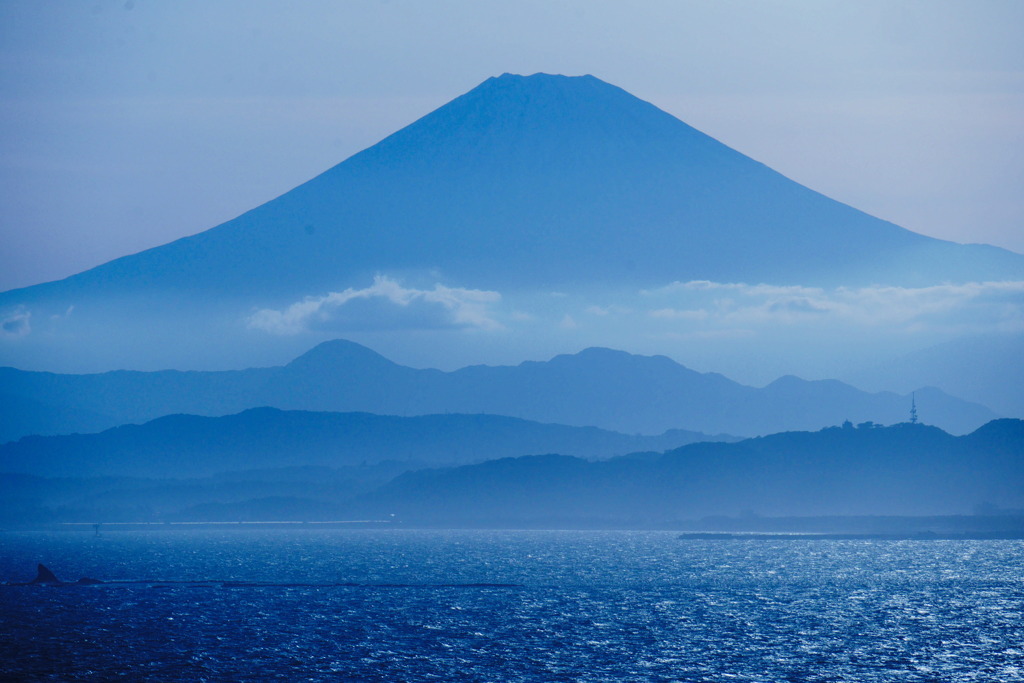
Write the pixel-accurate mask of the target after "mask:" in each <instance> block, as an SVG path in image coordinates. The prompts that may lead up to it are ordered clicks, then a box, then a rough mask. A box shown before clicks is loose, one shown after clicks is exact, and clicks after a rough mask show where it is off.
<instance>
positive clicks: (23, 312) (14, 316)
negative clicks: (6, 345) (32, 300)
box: [0, 307, 32, 337]
mask: <svg viewBox="0 0 1024 683" xmlns="http://www.w3.org/2000/svg"><path fill="white" fill-rule="evenodd" d="M31 331H32V311H29V310H27V309H25V308H22V307H18V308H16V309H15V310H14V312H13V313H9V314H7V315H5V316H4V317H3V318H0V336H3V337H24V336H25V335H27V334H28V333H30V332H31Z"/></svg>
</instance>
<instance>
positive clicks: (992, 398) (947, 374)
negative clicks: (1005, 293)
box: [851, 332, 1024, 417]
mask: <svg viewBox="0 0 1024 683" xmlns="http://www.w3.org/2000/svg"><path fill="white" fill-rule="evenodd" d="M1022 358H1024V333H1020V332H1017V333H1009V332H1007V333H1002V334H987V335H976V336H970V337H965V338H962V339H957V340H955V341H951V342H946V343H944V344H937V345H935V346H931V347H928V348H926V349H921V350H920V351H916V352H914V353H911V354H907V355H905V356H902V357H900V358H897V359H895V360H892V361H889V362H886V363H882V364H880V365H878V366H876V367H873V368H869V369H867V370H863V371H861V372H858V373H855V374H853V375H852V376H851V379H852V380H854V381H855V382H856V383H857V384H858V386H869V387H874V388H877V389H890V390H893V391H906V390H908V389H909V388H912V387H915V386H920V385H921V384H922V380H923V379H924V378H928V379H927V382H930V383H932V384H934V385H936V386H939V387H942V388H943V389H944V390H945V391H948V392H950V393H952V394H954V395H955V396H959V397H962V398H965V399H967V400H969V401H975V402H978V403H984V404H985V405H986V406H989V407H991V408H992V409H993V410H996V411H997V412H999V413H1000V414H1001V415H1006V416H1008V417H1024V362H1022V360H1021V359H1022Z"/></svg>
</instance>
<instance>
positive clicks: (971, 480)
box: [0, 411, 1024, 533]
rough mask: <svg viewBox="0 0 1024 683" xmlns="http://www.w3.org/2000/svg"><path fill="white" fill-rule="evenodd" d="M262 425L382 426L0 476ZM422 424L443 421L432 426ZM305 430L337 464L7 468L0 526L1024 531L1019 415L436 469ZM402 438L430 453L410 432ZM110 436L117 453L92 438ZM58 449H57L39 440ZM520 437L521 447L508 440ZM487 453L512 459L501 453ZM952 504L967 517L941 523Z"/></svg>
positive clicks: (267, 453)
mask: <svg viewBox="0 0 1024 683" xmlns="http://www.w3.org/2000/svg"><path fill="white" fill-rule="evenodd" d="M260 419H265V420H268V421H269V422H270V423H271V424H272V425H274V424H276V425H280V424H286V423H287V422H288V421H291V420H295V422H292V425H293V426H295V425H297V424H301V423H302V422H305V421H309V420H314V421H320V422H322V423H323V424H328V423H330V422H332V421H340V422H341V423H346V421H347V422H348V424H349V426H350V433H349V437H350V438H351V441H350V442H349V443H351V444H357V445H362V446H364V447H365V446H369V444H370V443H371V442H372V441H373V439H374V438H375V437H374V436H373V435H372V433H371V432H372V431H373V430H372V429H368V430H366V432H365V433H360V430H359V429H357V428H356V427H355V426H354V424H358V423H359V422H361V421H365V422H366V424H367V425H369V424H372V423H373V419H372V418H371V417H370V416H326V415H308V414H305V415H302V414H300V415H291V414H277V415H275V414H273V413H272V412H268V411H254V412H252V413H247V414H243V415H239V416H234V417H233V418H216V419H206V420H202V419H196V418H185V417H176V418H173V419H165V420H160V421H158V422H157V423H154V424H152V425H146V426H143V427H132V428H122V429H119V430H114V431H113V432H109V433H107V434H103V435H96V436H94V437H73V438H69V439H63V440H61V439H40V440H31V441H29V440H26V441H27V442H22V444H15V445H14V446H15V447H14V448H12V445H8V446H5V447H3V448H2V453H3V456H2V465H0V472H2V471H3V470H5V469H7V468H8V467H9V465H10V463H11V462H12V461H14V462H20V463H21V464H23V465H24V468H25V470H27V471H36V472H45V471H47V470H48V468H50V467H56V468H57V469H58V471H59V472H60V473H69V472H82V471H83V468H84V467H85V465H84V463H83V462H81V461H78V462H75V461H74V459H73V458H71V457H70V454H71V452H72V449H76V450H77V455H78V457H80V458H95V459H98V460H100V461H101V462H99V463H97V464H99V465H101V466H103V467H107V468H110V469H116V468H122V467H123V468H124V469H125V470H127V471H133V472H143V471H149V472H157V471H165V472H166V471H173V470H174V469H175V468H174V465H173V463H172V462H171V461H169V460H168V459H167V458H168V457H170V453H169V452H168V453H155V452H154V449H153V448H152V446H151V445H150V444H147V443H146V442H145V441H144V440H142V439H141V438H138V439H136V440H135V442H134V443H135V445H138V446H139V448H140V451H139V453H138V458H137V459H136V460H137V461H133V457H132V451H131V447H132V444H133V441H132V440H133V438H135V437H141V436H142V435H147V434H148V435H149V436H150V437H151V438H153V437H154V435H157V436H159V437H161V438H162V439H163V440H164V441H163V442H164V443H165V444H167V445H168V446H173V447H181V446H184V447H185V449H186V451H187V449H190V448H195V447H196V446H197V445H198V444H199V442H200V441H201V439H204V438H206V435H207V432H204V430H203V429H202V428H201V425H202V424H203V423H205V424H206V425H207V426H210V425H218V424H219V425H223V424H225V423H227V422H230V421H232V420H235V421H237V422H240V423H251V422H254V421H257V420H260ZM475 419H479V420H480V424H481V425H491V426H493V425H494V424H495V423H494V422H493V421H492V418H487V417H482V418H474V416H436V417H432V418H428V419H426V420H419V421H417V420H416V419H405V420H399V419H395V420H390V421H389V420H384V421H382V422H381V423H380V424H389V425H391V426H392V427H394V426H396V425H397V426H404V427H406V428H411V427H412V426H413V425H419V426H418V427H417V429H418V431H419V433H421V434H424V435H425V438H424V439H423V447H422V449H419V450H418V452H420V453H424V454H428V455H431V456H435V457H436V456H438V454H439V453H440V452H441V449H440V448H439V447H440V446H441V444H442V442H443V441H444V438H437V437H438V435H439V434H440V433H441V432H444V431H446V430H449V429H450V428H452V427H454V426H455V425H459V424H462V425H465V423H466V421H467V420H468V421H470V422H471V423H472V422H473V421H474V420H475ZM352 421H354V423H353V422H352ZM197 425H199V426H200V428H196V427H197ZM424 425H433V428H434V432H433V434H431V432H430V428H424ZM505 427H507V428H509V429H510V430H511V432H516V431H519V432H520V433H521V434H531V433H532V434H534V435H535V436H536V435H541V436H544V435H545V432H544V429H543V428H544V426H543V425H539V426H538V425H530V424H518V425H517V424H516V423H515V421H506V422H505ZM174 429H181V430H182V431H183V432H184V433H185V436H183V437H181V438H178V439H174V438H173V437H170V436H169V433H170V432H172V431H173V430H174ZM538 429H539V430H540V431H539V432H538V431H537V430H538ZM264 431H266V430H264ZM469 431H470V432H472V430H469ZM309 433H310V434H311V435H312V436H313V441H314V443H313V444H312V445H310V447H308V448H306V449H305V450H303V447H302V446H299V452H297V453H293V454H292V456H291V457H292V458H293V462H297V461H299V460H302V459H304V458H310V459H312V460H316V461H318V462H331V463H334V466H330V467H328V466H316V465H295V466H289V467H276V468H269V469H258V468H251V467H248V466H247V465H246V463H250V464H256V463H263V464H271V463H273V462H279V461H280V460H282V459H285V458H287V457H288V455H287V454H286V453H279V454H277V455H276V456H275V455H272V454H271V451H273V450H274V448H276V447H286V446H288V445H294V444H295V443H296V441H298V436H296V437H295V439H294V440H293V441H291V442H288V441H287V439H282V438H280V437H279V436H278V437H276V438H271V439H270V441H271V443H269V444H268V445H267V446H266V447H264V448H262V449H259V448H257V449H256V451H257V453H256V454H255V456H254V457H252V458H250V459H246V458H243V457H239V456H238V455H236V454H232V453H231V452H230V450H231V449H230V448H228V447H226V444H225V442H224V440H223V439H221V437H217V436H216V435H215V438H214V441H213V442H212V443H209V444H206V446H205V449H206V452H207V453H209V457H210V459H211V460H213V461H214V462H218V463H220V464H223V465H239V466H242V467H243V468H244V469H241V470H238V471H233V472H224V473H221V474H217V475H201V476H196V473H197V472H200V471H203V470H209V469H210V465H208V464H205V463H201V462H199V460H200V459H199V458H198V457H194V455H193V453H192V452H191V451H188V452H186V453H184V454H183V456H184V457H182V458H181V459H180V460H179V461H178V462H179V465H178V468H177V472H178V473H180V476H173V477H159V478H138V477H135V478H131V477H126V476H123V475H117V476H109V475H108V476H91V477H82V476H74V477H69V476H57V477H41V476H38V474H12V473H0V496H2V497H3V499H4V501H5V505H4V506H3V507H2V508H0V523H5V524H26V523H27V524H39V523H41V522H59V521H67V522H161V521H207V522H209V521H222V522H236V521H269V520H285V521H296V522H300V521H304V520H305V521H316V520H386V521H388V523H393V524H398V525H404V526H469V527H473V526H478V527H488V526H498V527H512V528H522V527H531V526H532V527H537V526H539V527H549V528H588V527H626V528H665V527H668V528H680V529H697V530H700V529H726V530H740V531H742V530H773V531H787V530H788V531H799V530H804V531H808V530H809V531H819V532H820V531H825V532H829V531H832V532H835V531H856V532H861V533H863V532H865V531H875V532H893V531H897V532H906V531H908V530H917V531H921V530H928V529H932V530H936V525H939V527H941V528H939V529H938V530H940V531H941V530H945V531H969V530H972V529H975V530H999V529H1003V530H1007V529H1010V530H1016V531H1017V532H1018V533H1019V532H1020V530H1021V529H1022V528H1024V516H1022V512H1021V511H1022V510H1024V421H1021V420H997V421H993V422H990V423H988V424H986V425H984V426H983V427H981V428H980V429H978V430H976V431H975V432H973V433H971V434H969V435H967V436H962V437H954V436H950V435H949V434H946V433H945V432H943V431H941V430H939V429H936V428H934V427H928V426H924V425H919V424H918V425H914V424H899V425H894V426H891V427H871V426H867V425H864V426H861V427H854V426H852V425H848V426H845V427H830V428H827V429H824V430H820V431H818V432H789V433H782V434H774V435H770V436H767V437H760V438H755V439H748V440H744V441H739V442H735V443H724V442H718V443H711V442H704V443H693V444H690V445H686V446H683V447H681V448H678V449H675V450H671V451H668V452H667V453H664V454H658V453H649V452H648V453H637V454H629V455H626V456H622V457H616V458H611V459H606V460H597V461H594V460H586V459H583V458H577V457H571V456H567V455H557V454H548V455H524V456H521V457H507V458H498V459H495V460H488V461H486V462H481V463H477V464H470V465H463V466H457V467H445V468H436V469H412V468H415V467H422V466H423V463H422V462H421V463H418V464H417V463H413V462H409V461H406V462H396V461H394V460H390V461H384V462H379V463H377V464H369V463H367V464H362V463H359V464H345V463H352V462H354V459H353V457H352V456H354V457H356V458H358V457H360V454H358V453H355V452H349V453H340V452H330V448H331V445H330V444H327V443H325V442H323V441H321V437H322V436H323V435H322V433H318V432H317V430H316V429H312V430H309ZM506 433H508V432H506ZM570 433H571V430H570V431H568V432H567V431H565V430H564V428H554V429H552V430H550V431H549V432H547V433H546V434H552V435H554V438H555V439H556V440H557V439H558V438H560V435H566V434H570ZM236 436H237V435H236ZM260 436H261V432H260V429H259V428H252V430H251V431H247V436H246V437H245V438H247V439H250V440H255V439H257V438H260ZM449 437H450V438H451V439H452V441H451V443H457V444H459V445H460V446H465V445H467V444H469V443H471V442H472V441H473V439H474V438H475V436H474V435H473V434H472V433H470V434H467V435H466V436H465V437H459V436H457V435H455V434H450V433H449ZM590 437H591V441H590V443H597V442H598V441H600V439H601V438H607V437H608V435H599V434H595V433H594V432H593V430H592V431H591V434H590ZM232 438H235V437H232ZM610 438H611V439H612V440H613V441H614V440H615V439H621V438H622V437H621V435H612V436H611V437H610ZM218 439H220V440H218ZM243 440H244V439H243ZM399 440H400V441H405V443H407V445H408V446H409V447H410V449H411V450H412V451H417V449H416V446H415V444H414V443H413V440H412V439H399ZM510 441H512V442H514V441H515V439H514V438H513V439H510ZM99 444H105V445H106V447H105V448H104V449H103V450H97V449H95V448H94V446H97V445H99ZM44 445H45V446H47V447H49V448H50V449H51V450H50V451H47V450H46V449H44V448H42V447H41V446H44ZM515 447H516V446H515V444H514V443H510V445H509V446H508V449H507V450H513V449H514V448H515ZM170 450H172V449H171V448H169V449H168V451H170ZM469 450H470V451H472V450H474V449H473V448H470V449H469ZM490 452H491V453H492V454H494V455H499V454H500V453H501V452H502V450H501V449H498V450H493V449H492V450H491V451H490ZM462 455H465V453H463V454H462ZM471 455H472V453H471ZM440 457H445V456H444V455H443V454H441V455H440ZM33 458H35V461H33ZM146 462H149V463H150V464H149V465H146V464H145V463H146ZM147 468H148V470H147ZM939 515H941V516H951V515H952V516H957V517H956V518H951V517H950V518H946V519H944V520H937V519H932V518H931V517H934V516H939ZM972 515H973V517H972ZM893 516H909V517H913V519H896V518H894V517H893ZM925 516H928V517H925ZM1003 517H1005V520H1001V518H1003Z"/></svg>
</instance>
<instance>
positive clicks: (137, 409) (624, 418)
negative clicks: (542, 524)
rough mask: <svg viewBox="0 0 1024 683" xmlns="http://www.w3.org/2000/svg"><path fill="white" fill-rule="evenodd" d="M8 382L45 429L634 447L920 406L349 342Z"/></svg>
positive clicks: (612, 357) (969, 413)
mask: <svg viewBox="0 0 1024 683" xmlns="http://www.w3.org/2000/svg"><path fill="white" fill-rule="evenodd" d="M0 383H2V384H3V385H4V386H5V388H6V394H7V396H8V399H9V400H16V399H17V398H18V397H21V398H23V399H24V400H25V401H26V404H31V405H37V406H42V407H45V406H50V407H51V410H52V411H54V412H52V413H50V412H48V413H45V414H43V415H40V416H38V420H37V421H36V422H37V423H38V424H51V423H53V421H54V420H56V419H57V418H56V417H52V416H53V415H57V414H58V412H57V411H60V410H63V411H66V412H68V414H73V415H75V416H79V418H81V416H82V415H87V414H93V415H100V416H107V417H109V419H110V422H106V423H104V422H102V421H100V422H97V423H96V427H95V430H99V429H105V428H108V427H113V426H116V425H117V424H122V423H127V422H144V421H148V420H152V419H155V418H158V417H161V416H163V415H167V414H173V413H192V414H197V415H207V416H216V415H227V414H232V413H237V412H240V411H243V410H245V409H248V408H254V407H258V406H271V407H276V408H279V409H282V410H313V411H333V412H352V411H363V412H371V413H378V414H385V415H387V414H390V415H399V416H401V415H422V414H437V413H444V412H454V413H488V414H492V415H504V416H509V417H517V418H520V419H528V420H535V421H538V422H547V423H556V424H565V425H570V426H580V427H584V426H596V427H600V428H603V429H610V430H613V431H618V432H621V433H626V434H635V433H644V434H649V435H650V434H661V433H662V432H664V431H666V430H669V429H689V430H692V431H699V432H703V433H708V434H735V435H746V436H749V435H752V434H759V433H760V434H763V433H771V432H776V431H785V430H794V429H801V428H803V429H807V428H810V429H818V428H821V427H824V426H827V425H831V424H837V423H839V422H842V421H843V420H846V419H849V420H852V421H854V422H866V421H872V422H876V423H882V424H888V423H892V422H899V421H902V420H903V419H905V418H906V417H907V416H908V415H909V410H910V397H909V396H898V395H896V394H892V393H886V392H882V393H879V394H867V393H865V392H862V391H860V390H858V389H855V388H854V387H851V386H849V385H846V384H842V383H840V382H838V381H817V382H808V381H805V380H799V379H796V378H793V379H790V380H786V381H785V382H783V383H782V384H780V383H779V382H776V383H773V384H770V385H768V386H767V387H765V388H762V389H757V388H754V387H749V386H745V385H742V384H739V383H737V382H733V381H732V380H730V379H728V378H726V377H725V376H723V375H720V374H717V373H700V372H697V371H694V370H692V369H690V368H687V367H686V366H684V365H681V364H679V363H676V362H675V361H673V360H671V359H670V358H668V357H666V356H638V355H633V354H629V353H626V352H622V351H613V350H610V349H594V348H590V349H587V350H585V351H583V352H580V353H578V354H561V355H559V356H555V357H554V358H552V359H551V360H548V361H524V362H522V363H520V364H519V365H515V366H486V365H477V366H468V367H465V368H462V369H459V370H454V371H451V372H443V371H441V370H436V369H414V368H410V367H406V366H402V365H398V364H396V363H394V362H392V361H390V360H388V359H387V358H385V357H384V356H382V355H380V354H378V353H376V352H375V351H372V350H371V349H368V348H366V347H363V346H362V345H359V344H356V343H354V342H351V341H347V340H335V341H332V342H324V343H322V344H319V345H317V346H316V347H314V348H313V349H310V350H309V351H307V352H306V353H304V354H302V355H300V356H299V357H298V358H296V359H295V360H293V361H292V362H291V363H288V364H286V365H283V366H277V367H269V368H253V369H250V370H230V371H219V372H198V371H190V372H179V371H161V372H153V373H146V372H128V371H117V372H111V373H101V374H93V375H58V374H55V373H32V372H25V371H20V370H15V369H13V368H0ZM917 400H918V406H919V408H920V409H921V410H922V414H923V415H925V416H927V419H928V420H929V421H932V422H935V423H938V424H942V425H945V426H949V427H950V429H951V430H953V431H961V432H963V431H970V430H971V429H973V428H975V427H977V426H979V425H980V424H983V423H984V422H986V421H988V420H990V419H992V418H994V417H997V416H996V415H995V414H993V413H992V412H991V411H989V410H988V409H986V408H984V407H983V406H979V405H976V404H970V403H967V402H964V401H960V400H958V399H955V398H953V397H948V396H946V395H945V394H942V393H941V392H940V391H938V390H929V389H925V390H920V391H919V392H918V394H917ZM41 409H42V408H41ZM48 416H50V417H48ZM82 419H84V418H82ZM48 420H49V422H48ZM75 424H77V425H79V427H78V428H79V429H81V423H80V422H78V423H75ZM19 430H20V431H19ZM54 433H60V432H59V431H56V432H54ZM25 435H26V432H25V431H24V425H23V423H22V422H20V421H18V422H14V421H8V422H7V423H6V424H5V423H4V421H3V420H0V440H11V439H14V438H18V437H19V436H25Z"/></svg>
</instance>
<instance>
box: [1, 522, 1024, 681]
mask: <svg viewBox="0 0 1024 683" xmlns="http://www.w3.org/2000/svg"><path fill="white" fill-rule="evenodd" d="M91 534H92V532H91V530H89V531H88V532H86V531H67V532H53V533H43V532H24V533H11V532H7V533H0V580H6V581H28V580H31V579H32V578H33V577H34V576H35V566H36V563H38V562H43V563H44V564H46V565H48V566H49V567H50V568H51V569H52V570H53V571H54V572H55V573H57V575H58V576H59V577H60V578H62V579H64V580H66V581H74V580H77V579H78V578H79V577H81V576H90V577H95V578H98V579H103V580H105V581H108V582H111V581H124V582H125V583H106V584H103V585H96V586H70V585H67V586H12V585H4V586H0V674H2V675H0V677H3V678H6V679H13V680H60V681H65V680H100V681H107V680H118V679H122V680H190V681H191V680H211V681H223V680H254V681H262V680H286V681H300V680H355V681H360V680H364V681H429V680H440V681H456V680H468V681H576V680H580V681H651V680H655V681H1020V680H1024V542H1021V541H825V540H762V541H751V540H728V541H724V540H680V539H678V538H677V537H676V534H674V533H670V532H619V531H586V532H573V531H414V530H332V529H308V530H306V529H301V530H276V529H266V530H244V529H239V530H192V531H181V530H154V531H110V532H106V533H104V534H103V535H102V536H101V537H99V538H96V537H93V536H92V535H91Z"/></svg>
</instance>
